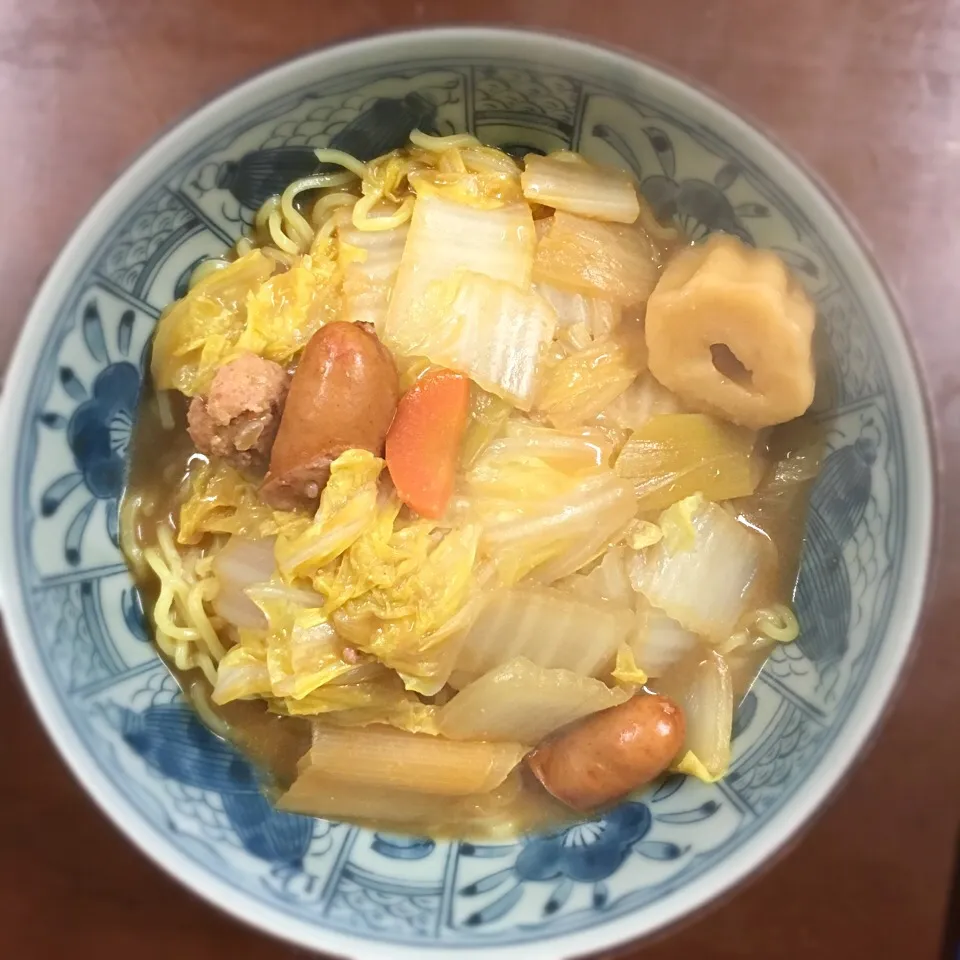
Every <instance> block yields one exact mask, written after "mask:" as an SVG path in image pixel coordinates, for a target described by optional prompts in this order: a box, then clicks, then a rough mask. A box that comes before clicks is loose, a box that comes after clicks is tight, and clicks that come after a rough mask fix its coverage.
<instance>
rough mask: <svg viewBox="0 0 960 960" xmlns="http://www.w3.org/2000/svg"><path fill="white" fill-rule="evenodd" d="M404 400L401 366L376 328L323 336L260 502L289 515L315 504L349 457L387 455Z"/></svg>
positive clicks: (313, 341)
mask: <svg viewBox="0 0 960 960" xmlns="http://www.w3.org/2000/svg"><path fill="white" fill-rule="evenodd" d="M399 398H400V382H399V376H398V374H397V367H396V364H394V362H393V357H391V356H390V353H389V352H388V350H387V349H386V347H384V345H383V344H382V343H381V342H380V341H379V340H378V339H377V336H376V334H375V333H374V332H373V328H372V326H371V325H370V324H366V323H329V324H327V325H326V326H325V327H323V328H321V329H320V330H318V331H317V332H316V333H315V334H314V335H313V336H312V337H311V338H310V342H309V343H308V344H307V347H306V349H305V350H304V351H303V356H302V357H301V359H300V363H299V365H298V366H297V369H296V371H295V372H294V374H293V379H292V380H291V382H290V392H289V394H288V396H287V403H286V406H285V408H284V411H283V419H282V420H281V421H280V429H279V431H278V432H277V439H276V442H275V443H274V445H273V452H272V453H271V456H270V469H269V471H268V473H267V477H266V479H265V480H264V482H263V486H262V487H261V488H260V495H261V496H262V497H263V499H264V500H265V501H266V502H267V503H269V504H271V505H272V506H274V507H277V508H278V509H282V510H291V509H294V508H296V507H298V506H307V507H309V506H313V505H315V504H316V502H317V500H318V498H319V496H320V491H321V490H323V488H324V486H325V485H326V482H327V479H328V478H329V476H330V464H331V463H332V462H333V461H334V460H336V458H337V457H339V456H340V454H341V453H343V452H344V451H345V450H355V449H360V450H369V451H370V452H371V453H373V454H375V455H376V456H378V457H379V456H383V445H384V441H385V439H386V436H387V430H388V429H389V428H390V422H391V421H392V420H393V415H394V413H395V412H396V409H397V401H398V400H399Z"/></svg>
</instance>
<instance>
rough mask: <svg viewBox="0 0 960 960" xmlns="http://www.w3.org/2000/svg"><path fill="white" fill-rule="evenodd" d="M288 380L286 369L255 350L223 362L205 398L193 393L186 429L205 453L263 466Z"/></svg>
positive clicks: (243, 465)
mask: <svg viewBox="0 0 960 960" xmlns="http://www.w3.org/2000/svg"><path fill="white" fill-rule="evenodd" d="M288 382H289V378H288V376H287V373H286V371H285V370H284V369H283V367H281V366H279V365H278V364H276V363H273V362H272V361H270V360H264V359H263V358H262V357H258V356H255V355H254V354H244V355H243V356H241V357H237V359H236V360H232V361H231V362H230V363H227V364H224V365H223V366H222V367H221V368H220V369H219V370H218V371H217V373H216V376H215V377H214V378H213V382H212V383H211V384H210V391H209V393H208V394H207V396H206V397H194V398H193V400H192V401H191V402H190V409H189V410H188V411H187V430H188V431H189V433H190V437H191V438H192V439H193V442H194V443H195V444H196V445H197V449H198V450H199V451H200V452H201V453H205V454H207V455H208V456H211V457H220V458H222V459H224V460H227V461H228V462H230V463H232V464H233V465H234V466H236V467H239V468H241V469H244V470H251V469H262V468H263V467H264V466H265V465H266V463H267V460H268V458H269V456H270V449H271V447H272V446H273V440H274V437H276V435H277V427H278V426H279V424H280V415H281V413H282V412H283V404H284V401H285V399H286V396H287V386H288Z"/></svg>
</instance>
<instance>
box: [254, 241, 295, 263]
mask: <svg viewBox="0 0 960 960" xmlns="http://www.w3.org/2000/svg"><path fill="white" fill-rule="evenodd" d="M260 250H261V252H262V253H263V255H264V256H266V257H269V258H270V259H271V260H275V261H276V262H277V263H278V264H280V266H282V267H292V266H293V265H294V264H295V263H296V262H297V255H296V254H292V253H285V252H284V251H283V250H278V249H277V248H276V247H269V246H268V247H261V248H260Z"/></svg>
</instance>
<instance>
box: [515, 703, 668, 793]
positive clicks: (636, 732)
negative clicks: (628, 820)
mask: <svg viewBox="0 0 960 960" xmlns="http://www.w3.org/2000/svg"><path fill="white" fill-rule="evenodd" d="M685 733H686V722H685V720H684V717H683V711H682V710H681V709H680V707H678V706H677V705H676V704H675V703H674V702H673V701H672V700H670V699H669V698H667V697H660V696H653V695H652V694H641V695H640V696H637V697H633V698H632V699H630V700H628V701H627V702H626V703H621V704H620V706H618V707H611V708H610V709H609V710H603V711H601V712H600V713H595V714H593V716H591V717H588V718H587V719H586V720H583V721H581V722H580V723H578V724H576V725H575V726H573V727H571V728H570V729H569V730H564V731H561V732H560V733H559V734H557V735H556V736H555V737H553V738H552V739H550V740H548V741H547V742H546V743H544V744H543V745H541V746H539V747H537V749H536V750H534V751H533V753H531V754H530V755H529V756H528V757H527V765H528V766H529V767H530V769H531V770H532V771H533V772H534V774H535V775H536V777H537V779H538V780H539V781H540V782H541V783H542V784H543V785H544V787H545V788H546V789H547V790H548V791H549V792H550V793H552V794H553V795H554V796H555V797H556V798H557V799H558V800H560V801H562V802H563V803H565V804H567V806H568V807H572V808H573V809H574V810H579V811H581V812H587V811H590V810H595V809H596V808H597V807H602V806H604V805H605V804H607V803H612V802H613V801H614V800H618V799H620V798H621V797H624V796H626V795H627V794H628V793H630V792H631V791H633V790H636V789H637V788H638V787H641V786H643V785H644V784H645V783H649V782H650V781H651V780H653V779H655V778H656V777H658V776H659V775H660V774H661V773H663V772H664V770H666V769H667V767H669V766H670V763H671V761H672V760H673V758H674V757H675V756H676V755H677V753H678V752H679V750H680V747H681V745H682V744H683V738H684V735H685Z"/></svg>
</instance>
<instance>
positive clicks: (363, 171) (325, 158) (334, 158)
mask: <svg viewBox="0 0 960 960" xmlns="http://www.w3.org/2000/svg"><path fill="white" fill-rule="evenodd" d="M313 152H314V154H316V157H317V160H319V161H320V163H333V164H336V165H337V166H338V167H344V168H345V169H346V170H349V171H350V172H351V173H352V174H354V176H357V177H359V178H360V179H361V180H363V179H364V178H365V177H366V176H367V165H366V164H365V163H364V162H363V161H362V160H358V159H357V158H356V157H354V156H351V155H350V154H349V153H344V152H343V150H328V149H325V148H323V147H321V148H320V149H319V150H314V151H313Z"/></svg>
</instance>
